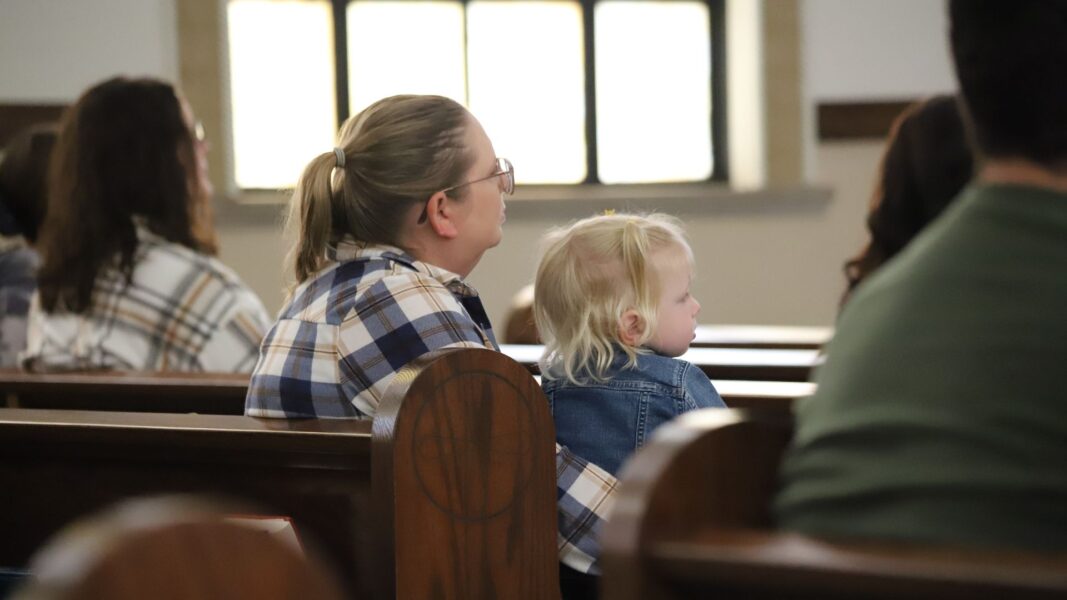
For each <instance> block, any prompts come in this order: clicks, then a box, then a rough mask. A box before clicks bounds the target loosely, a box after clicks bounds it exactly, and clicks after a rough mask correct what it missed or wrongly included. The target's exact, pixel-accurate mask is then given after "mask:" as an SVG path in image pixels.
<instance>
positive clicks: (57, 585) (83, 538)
mask: <svg viewBox="0 0 1067 600" xmlns="http://www.w3.org/2000/svg"><path fill="white" fill-rule="evenodd" d="M226 514H227V511H225V510H222V507H220V506H219V505H214V504H210V503H207V502H205V501H202V500H198V499H195V498H190V497H180V496H165V497H156V498H147V499H138V500H132V501H129V502H126V503H123V504H120V505H118V506H117V507H115V508H113V509H111V510H109V511H106V512H104V513H101V514H99V515H96V516H94V517H90V518H87V519H85V520H82V521H77V522H75V523H74V524H73V525H70V526H68V527H67V528H66V529H64V530H62V531H60V533H59V534H58V535H57V536H56V537H55V538H54V539H53V540H52V541H51V542H49V543H48V544H46V545H45V547H44V548H43V549H41V550H40V551H39V552H38V553H37V555H36V556H35V557H34V558H33V560H32V562H31V564H30V577H29V579H28V580H27V582H26V584H25V585H24V586H23V587H22V588H21V589H18V590H16V592H15V594H14V595H13V598H14V599H15V600H74V599H78V600H104V599H107V600H134V599H137V600H140V599H143V598H153V599H156V600H194V599H195V600H242V599H246V598H247V599H249V600H251V599H255V600H297V599H303V598H315V599H321V600H340V598H341V594H340V591H339V590H340V588H339V586H338V584H337V582H336V579H335V577H334V576H333V575H332V574H331V573H329V572H328V571H327V570H326V569H325V568H324V567H322V566H321V564H320V563H318V562H316V561H315V560H314V557H313V556H305V555H304V554H303V553H302V550H301V549H300V547H299V546H297V545H294V544H291V543H287V542H286V541H284V540H283V539H280V538H278V537H275V536H272V535H271V534H270V533H268V532H266V531H259V530H257V529H254V528H251V527H248V526H246V525H242V524H239V523H237V522H232V521H228V520H227V519H226V516H225V515H226ZM243 514H247V513H243Z"/></svg>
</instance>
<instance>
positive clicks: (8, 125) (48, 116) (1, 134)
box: [0, 104, 67, 148]
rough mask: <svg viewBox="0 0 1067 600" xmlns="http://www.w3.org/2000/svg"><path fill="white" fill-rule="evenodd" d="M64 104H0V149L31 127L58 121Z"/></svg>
mask: <svg viewBox="0 0 1067 600" xmlns="http://www.w3.org/2000/svg"><path fill="white" fill-rule="evenodd" d="M66 108H67V106H66V105H65V104H0V148H2V147H3V146H6V145H7V143H8V142H10V141H11V138H13V137H15V135H17V134H18V133H19V132H20V131H22V130H23V129H26V128H27V127H29V126H31V125H39V124H41V123H55V122H58V121H59V117H60V116H62V114H63V111H64V110H65V109H66Z"/></svg>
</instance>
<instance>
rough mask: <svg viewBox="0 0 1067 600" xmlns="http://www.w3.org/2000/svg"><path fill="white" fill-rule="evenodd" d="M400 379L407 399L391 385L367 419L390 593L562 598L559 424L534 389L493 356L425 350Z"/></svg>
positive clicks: (514, 367) (519, 370)
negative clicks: (407, 385) (405, 382)
mask: <svg viewBox="0 0 1067 600" xmlns="http://www.w3.org/2000/svg"><path fill="white" fill-rule="evenodd" d="M415 372H417V373H418V375H417V377H413V373H415ZM397 377H398V378H412V383H411V390H410V392H409V394H408V396H409V397H408V398H406V399H405V398H402V397H401V396H400V395H398V394H395V393H393V392H392V390H391V391H390V393H389V394H388V395H387V397H386V398H385V400H384V401H383V402H382V405H381V406H379V409H378V410H379V412H378V415H377V416H376V418H375V420H374V439H375V454H374V460H375V463H374V471H375V481H374V490H375V506H376V507H378V512H379V513H380V514H381V515H383V521H382V523H381V527H380V529H381V530H382V531H388V530H390V529H392V530H393V531H394V536H395V537H394V539H393V545H392V546H391V548H392V551H393V552H394V553H395V564H394V565H393V569H392V570H391V571H390V570H389V569H388V568H385V569H382V572H383V576H385V579H386V583H391V584H393V585H395V596H396V597H398V598H430V597H432V598H441V599H455V600H460V599H464V598H517V599H521V598H531V599H533V598H551V599H556V598H558V597H559V587H558V578H559V572H558V563H557V557H556V533H555V532H556V495H555V489H556V479H555V461H554V456H555V429H554V427H553V424H552V417H551V415H550V414H549V412H548V403H547V401H546V400H545V397H544V394H543V393H542V392H541V388H540V387H539V386H538V385H537V383H536V382H535V381H534V379H533V378H532V377H531V376H530V374H529V372H528V371H527V370H526V369H525V368H523V367H522V366H521V365H519V364H517V363H515V362H514V361H513V360H511V359H509V358H507V357H506V356H504V355H502V354H500V353H497V352H492V351H489V350H468V351H465V352H463V353H462V354H456V353H451V354H442V353H433V354H430V355H427V356H426V357H424V358H423V359H420V360H419V361H417V362H416V363H415V364H413V365H410V366H409V367H407V368H405V369H404V370H402V371H401V372H400V373H399V374H398V375H397ZM413 399H417V400H416V401H412V400H413ZM389 440H391V441H392V444H393V451H392V452H391V453H385V452H378V451H377V449H378V448H379V446H380V445H381V444H386V443H388V442H389ZM415 499H418V500H417V501H415ZM429 531H433V532H435V534H436V535H435V540H434V543H432V544H431V543H427V541H428V540H427V532H429ZM382 537H383V539H382V547H383V550H384V549H385V548H387V547H389V545H388V542H389V540H388V539H387V537H386V536H382ZM442 545H443V546H442ZM389 575H391V577H389ZM391 592H394V590H390V589H386V590H384V594H383V596H385V597H391V596H392V595H393V593H391Z"/></svg>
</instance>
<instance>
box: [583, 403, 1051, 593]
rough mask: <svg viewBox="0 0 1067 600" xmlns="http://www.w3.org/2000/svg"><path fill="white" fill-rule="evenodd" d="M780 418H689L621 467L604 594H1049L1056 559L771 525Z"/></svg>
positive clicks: (783, 430) (784, 438)
mask: <svg viewBox="0 0 1067 600" xmlns="http://www.w3.org/2000/svg"><path fill="white" fill-rule="evenodd" d="M791 430H792V427H791V423H790V421H789V420H788V419H783V418H782V415H781V414H771V413H753V412H749V411H737V410H725V411H724V410H719V411H715V410H708V411H697V412H694V413H689V414H687V415H684V416H683V417H681V418H679V419H678V420H676V421H674V422H672V423H670V424H668V425H665V426H664V427H663V429H661V430H660V432H659V433H658V435H657V436H656V437H655V438H654V439H653V440H652V442H651V443H650V444H649V445H648V446H646V447H645V448H643V449H642V450H641V451H640V452H639V453H638V454H637V455H635V456H634V458H633V460H632V461H631V462H629V463H627V465H625V466H624V468H623V472H622V476H621V485H620V488H619V497H618V499H617V504H616V510H615V511H614V512H613V513H612V517H611V520H610V521H609V523H608V525H607V527H606V528H605V533H604V540H603V541H604V550H603V552H604V557H603V564H604V584H605V596H604V597H606V598H612V599H613V600H616V599H619V600H623V599H628V598H706V597H716V598H811V599H814V598H855V597H864V598H902V597H907V598H931V599H933V598H975V597H1012V598H1051V597H1064V596H1065V595H1067V559H1063V558H1050V557H1047V556H1044V555H1035V554H1031V553H1026V552H1007V551H977V550H973V549H961V548H944V547H931V546H917V545H911V544H900V543H893V544H891V543H873V542H864V543H859V542H851V541H850V542H841V541H838V542H830V541H825V540H817V539H813V538H809V537H806V536H802V535H798V534H791V533H784V532H779V531H775V530H773V529H772V521H771V517H770V512H769V508H770V502H771V498H772V497H773V492H774V489H775V481H776V477H777V470H778V464H779V462H780V460H781V454H782V452H783V450H784V449H785V447H786V446H787V444H788V441H789V439H790V436H791Z"/></svg>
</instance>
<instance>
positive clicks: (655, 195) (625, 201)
mask: <svg viewBox="0 0 1067 600" xmlns="http://www.w3.org/2000/svg"><path fill="white" fill-rule="evenodd" d="M831 196H832V192H831V190H830V188H828V187H823V186H811V185H796V186H782V187H770V188H760V189H751V190H736V189H733V188H731V187H730V186H729V185H726V184H721V183H681V184H680V183H672V184H636V185H621V184H620V185H520V186H519V187H518V189H517V190H516V191H515V195H514V196H512V197H511V198H508V200H507V206H508V217H509V218H515V217H518V218H523V217H532V216H548V215H551V216H552V217H553V218H560V217H562V218H575V217H581V216H587V215H589V214H591V213H595V212H600V211H603V210H608V209H614V210H617V211H620V212H623V211H642V212H649V211H660V212H666V213H670V214H673V215H700V214H716V213H722V214H758V213H775V214H782V213H794V212H795V213H810V212H813V211H819V210H822V209H824V208H826V207H827V206H828V205H829V203H830V199H831ZM288 201H289V194H288V193H287V192H284V191H270V190H244V191H242V192H241V193H240V195H239V196H237V197H236V198H230V199H220V200H219V201H217V202H216V212H217V213H218V215H219V216H220V217H222V218H225V219H227V220H246V219H247V220H255V221H260V220H262V219H264V218H270V219H276V218H278V215H279V214H280V212H282V209H283V207H284V206H285V205H286V203H287V202H288Z"/></svg>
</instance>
